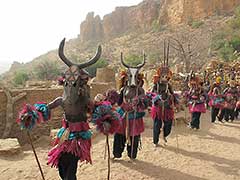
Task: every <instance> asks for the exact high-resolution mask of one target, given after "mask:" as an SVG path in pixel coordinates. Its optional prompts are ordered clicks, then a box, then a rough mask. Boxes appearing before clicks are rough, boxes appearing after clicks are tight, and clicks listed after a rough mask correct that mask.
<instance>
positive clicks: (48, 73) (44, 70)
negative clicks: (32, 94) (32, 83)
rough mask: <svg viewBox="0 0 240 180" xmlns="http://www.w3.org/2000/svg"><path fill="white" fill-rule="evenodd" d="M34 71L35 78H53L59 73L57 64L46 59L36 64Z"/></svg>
mask: <svg viewBox="0 0 240 180" xmlns="http://www.w3.org/2000/svg"><path fill="white" fill-rule="evenodd" d="M34 72H35V75H36V78H37V79H40V80H53V79H55V78H56V77H57V76H58V75H59V74H60V73H61V72H60V68H59V67H58V66H57V64H56V63H55V62H52V61H51V60H48V59H46V60H44V61H43V62H41V63H40V64H38V65H37V66H36V67H35V68H34Z"/></svg>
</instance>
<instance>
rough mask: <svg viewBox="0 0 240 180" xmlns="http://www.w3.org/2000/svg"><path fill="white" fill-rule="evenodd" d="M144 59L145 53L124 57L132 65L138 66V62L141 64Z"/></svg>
mask: <svg viewBox="0 0 240 180" xmlns="http://www.w3.org/2000/svg"><path fill="white" fill-rule="evenodd" d="M142 61H143V55H141V56H138V55H135V54H131V55H128V56H127V57H126V58H124V62H125V63H126V64H128V65H130V66H137V65H138V64H141V63H142Z"/></svg>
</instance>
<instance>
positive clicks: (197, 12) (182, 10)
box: [80, 0, 240, 42]
mask: <svg viewBox="0 0 240 180" xmlns="http://www.w3.org/2000/svg"><path fill="white" fill-rule="evenodd" d="M239 4H240V0H144V1H143V2H141V3H140V4H138V5H136V6H130V7H117V8H116V9H115V10H114V11H113V12H112V13H110V14H107V15H105V16H104V17H103V19H100V17H99V16H98V15H97V16H94V13H89V14H88V15H87V17H86V20H85V21H84V22H82V24H81V27H80V40H81V42H85V41H88V40H94V41H95V40H109V39H111V38H113V37H118V36H120V35H122V34H124V33H127V32H129V31H133V30H138V31H139V30H140V31H142V32H143V31H148V30H151V29H152V28H154V26H160V27H161V26H163V25H165V24H168V25H177V24H181V23H188V22H189V21H193V20H199V19H203V18H207V17H209V16H213V15H220V14H226V13H231V12H232V11H233V9H235V7H236V6H237V5H239Z"/></svg>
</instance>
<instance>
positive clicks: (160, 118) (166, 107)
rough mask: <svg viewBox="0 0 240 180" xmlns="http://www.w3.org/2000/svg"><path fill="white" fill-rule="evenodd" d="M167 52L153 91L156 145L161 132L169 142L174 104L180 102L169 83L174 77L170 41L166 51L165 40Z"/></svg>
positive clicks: (152, 110)
mask: <svg viewBox="0 0 240 180" xmlns="http://www.w3.org/2000/svg"><path fill="white" fill-rule="evenodd" d="M166 53H167V57H164V63H163V65H162V66H161V67H159V68H158V69H157V72H156V74H155V75H154V77H153V84H154V85H153V88H152V93H154V94H155V95H153V97H152V108H151V117H152V119H153V121H154V123H153V143H154V144H155V146H158V143H159V135H160V133H162V137H163V141H164V142H165V143H166V142H167V139H166V137H167V136H168V135H169V134H170V133H171V129H172V124H173V120H174V106H177V104H178V100H177V98H176V96H175V95H174V92H173V89H172V86H171V85H170V83H169V81H170V79H171V77H172V71H171V70H170V68H169V67H168V54H169V43H168V47H167V52H166V47H165V42H164V55H165V54H166Z"/></svg>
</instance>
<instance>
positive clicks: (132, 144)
mask: <svg viewBox="0 0 240 180" xmlns="http://www.w3.org/2000/svg"><path fill="white" fill-rule="evenodd" d="M133 113H134V117H133V127H132V128H133V129H132V143H131V159H132V158H133V148H134V147H133V146H134V131H135V120H136V116H137V115H136V113H137V110H134V112H133Z"/></svg>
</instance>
